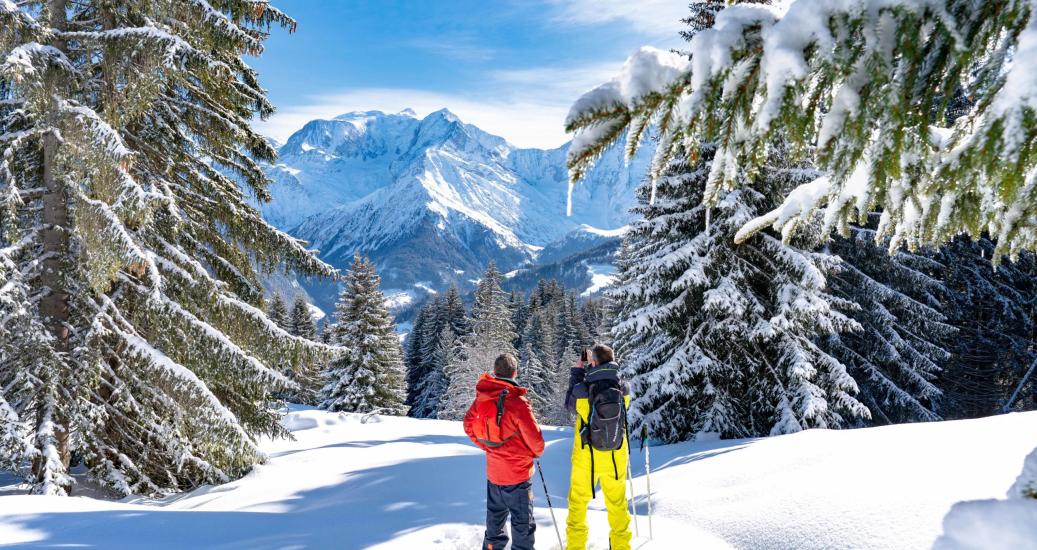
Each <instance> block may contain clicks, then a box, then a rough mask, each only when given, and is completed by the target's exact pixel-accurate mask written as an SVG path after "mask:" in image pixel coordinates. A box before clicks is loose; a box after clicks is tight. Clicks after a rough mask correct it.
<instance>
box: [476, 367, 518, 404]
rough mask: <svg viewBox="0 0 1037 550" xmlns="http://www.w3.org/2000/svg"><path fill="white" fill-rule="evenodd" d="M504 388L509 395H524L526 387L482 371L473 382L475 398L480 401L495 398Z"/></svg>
mask: <svg viewBox="0 0 1037 550" xmlns="http://www.w3.org/2000/svg"><path fill="white" fill-rule="evenodd" d="M504 390H508V394H509V395H526V388H523V387H522V386H516V385H515V384H514V383H512V382H511V381H509V380H502V379H500V378H497V377H495V376H493V375H491V374H490V373H488V372H484V373H483V374H482V376H480V377H479V381H478V382H477V383H476V384H475V398H476V399H478V400H480V401H484V400H495V399H497V398H499V397H500V394H501V392H502V391H504Z"/></svg>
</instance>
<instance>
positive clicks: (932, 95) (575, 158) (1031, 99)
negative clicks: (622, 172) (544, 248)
mask: <svg viewBox="0 0 1037 550" xmlns="http://www.w3.org/2000/svg"><path fill="white" fill-rule="evenodd" d="M1035 12H1037V10H1034V9H1033V5H1032V2H1031V1H1030V0H1006V1H1003V2H975V1H974V0H948V1H947V2H939V3H929V2H914V1H911V0H900V1H895V2H888V3H884V4H882V5H881V6H878V5H874V4H873V3H871V2H869V1H868V0H852V1H848V2H830V3H825V4H823V5H818V4H817V2H814V1H813V0H796V1H794V2H791V3H790V4H789V5H788V6H787V9H785V10H783V11H782V12H781V14H780V15H778V14H777V13H776V12H775V11H774V10H772V9H769V8H765V7H756V6H749V5H740V6H729V7H726V8H724V9H723V10H720V11H719V12H717V11H715V10H713V11H712V13H711V14H706V17H705V18H704V20H706V22H707V23H708V20H709V19H711V18H712V19H714V20H715V22H716V26H715V27H713V28H709V29H705V30H701V31H699V32H691V34H692V35H693V36H691V39H690V43H689V47H688V48H689V52H688V53H690V56H684V55H680V54H677V53H672V52H663V51H660V50H655V49H652V48H642V49H641V50H640V51H639V52H638V53H637V54H635V55H634V56H632V57H631V58H630V59H629V60H628V61H627V64H626V66H625V68H624V71H623V73H622V74H621V75H620V76H618V77H617V78H615V79H613V80H612V81H610V82H608V83H606V84H603V85H601V86H599V87H598V88H595V89H594V90H592V91H590V92H588V93H587V94H585V95H584V96H583V97H581V98H580V99H579V100H578V101H577V102H576V103H575V104H574V105H573V107H572V109H571V111H570V113H569V116H568V117H567V119H566V129H567V131H570V132H578V134H577V135H576V137H575V138H574V140H573V145H572V147H571V148H570V150H569V157H568V163H569V166H570V173H571V178H572V180H573V181H576V180H579V179H580V177H581V176H582V175H583V174H584V173H586V171H587V169H588V168H589V167H590V165H591V164H592V163H593V161H594V160H595V159H596V158H597V157H598V156H599V155H600V154H601V153H602V152H603V151H604V150H605V149H606V148H608V147H609V145H611V144H612V143H614V142H616V141H617V140H619V139H621V138H622V137H623V136H624V135H625V136H626V150H627V154H628V155H630V156H632V155H633V154H634V152H635V151H636V150H637V148H638V147H639V146H640V144H641V142H642V141H643V139H644V136H645V133H646V129H647V128H648V127H650V126H654V127H655V128H657V129H658V130H659V134H660V137H659V139H658V140H657V146H656V160H655V162H654V163H653V169H652V171H653V177H654V178H657V177H658V176H659V175H660V174H661V172H662V170H663V169H664V168H665V167H666V166H667V163H668V161H669V160H671V159H674V158H676V156H677V155H678V154H679V151H681V150H682V148H685V147H686V148H688V149H689V150H695V149H696V148H697V147H698V146H699V145H700V144H710V146H715V147H716V148H717V149H718V151H717V154H716V155H715V157H714V158H715V161H714V162H713V164H712V165H711V166H710V167H709V170H710V175H709V178H708V181H709V185H708V186H707V188H706V192H705V193H704V195H703V200H704V202H706V203H707V204H709V205H715V204H717V202H718V201H719V200H720V198H721V197H722V196H723V195H724V193H725V191H726V190H729V189H732V188H734V187H736V186H737V185H739V184H740V183H741V182H740V179H741V175H742V174H743V173H747V174H749V175H754V174H756V173H757V172H759V171H760V169H761V167H762V166H763V165H764V164H765V163H766V162H767V159H768V156H769V154H768V150H769V149H770V148H771V147H772V146H773V144H774V142H775V138H776V137H777V136H778V135H779V134H782V135H784V136H785V138H786V139H787V140H788V142H789V143H790V144H791V146H792V150H793V151H794V152H796V153H797V154H798V155H800V158H802V159H804V160H809V161H810V164H812V165H814V166H817V167H818V168H819V169H820V170H821V171H822V172H823V173H824V176H823V177H820V178H817V179H814V180H811V181H808V182H804V183H803V184H801V185H800V186H799V187H798V188H796V189H794V190H789V191H788V192H787V194H786V200H785V201H784V203H783V204H781V205H775V208H773V209H771V210H770V211H765V212H760V213H758V214H757V215H756V216H755V217H754V218H753V219H752V220H747V223H746V224H745V225H744V226H743V227H742V228H741V230H740V231H739V232H738V234H737V235H736V238H737V239H738V240H739V241H741V240H744V239H746V238H748V236H749V235H751V234H752V233H754V232H756V231H760V230H762V229H763V228H764V227H767V226H773V227H774V228H775V229H778V230H780V231H781V232H782V234H783V235H784V237H785V238H786V239H788V238H791V235H792V233H793V232H794V231H795V230H796V229H797V227H800V226H804V227H810V228H812V229H814V230H820V231H821V234H827V233H828V232H829V230H830V229H833V228H834V229H838V230H839V231H840V233H842V234H843V236H848V234H849V231H850V228H849V227H850V224H851V223H852V222H855V221H856V222H858V223H862V224H863V223H866V222H867V219H868V216H870V214H871V213H872V212H874V211H881V212H882V216H881V220H880V222H879V224H878V227H877V231H876V237H877V238H879V239H882V240H883V242H885V243H886V244H887V246H888V247H889V249H890V250H891V251H895V250H897V249H899V248H900V246H901V245H902V244H907V245H909V246H911V247H912V248H915V247H917V246H922V245H926V244H930V243H937V242H942V241H947V240H950V239H951V238H953V237H954V236H956V235H958V234H960V233H966V234H969V235H971V236H972V237H973V238H981V237H982V236H983V233H984V232H987V233H989V234H990V235H991V236H992V237H993V238H994V239H995V243H996V248H995V252H994V256H993V259H994V261H995V263H996V262H999V261H1000V259H1001V256H1002V255H1005V254H1008V255H1015V254H1017V253H1018V252H1019V251H1021V250H1034V249H1037V227H1035V224H1037V221H1035V220H1037V215H1035V214H1037V185H1035V184H1034V181H1033V179H1034V178H1033V177H1032V173H1033V171H1034V168H1035V167H1037V155H1033V154H1031V153H1032V152H1033V150H1034V149H1035V148H1037V116H1034V113H1037V95H1035V94H1033V93H1031V89H1032V86H1031V85H1030V73H1031V67H1030V65H1029V64H1028V63H1016V62H1014V56H1013V55H1012V52H1015V51H1029V49H1030V48H1033V47H1035V46H1037V26H1035V25H1034V24H1033V23H1032V21H1031V19H1032V18H1033V17H1035V16H1037V15H1035ZM695 15H696V14H693V17H695ZM714 16H715V17H714ZM959 90H961V92H962V93H963V95H965V96H967V97H969V98H971V99H972V101H974V104H975V106H976V107H975V109H974V110H973V112H972V113H971V114H970V115H969V116H967V117H962V118H961V119H959V120H958V121H957V122H956V123H954V124H953V126H951V127H949V128H940V127H938V126H936V125H935V124H934V123H933V116H932V113H933V111H934V110H935V111H937V112H942V111H944V110H945V109H946V108H947V107H948V106H950V105H951V103H952V102H953V101H954V99H955V97H956V96H958V95H959V93H958V92H959ZM818 208H823V209H824V216H823V219H824V222H823V223H822V224H814V223H813V213H814V211H815V210H816V209H818Z"/></svg>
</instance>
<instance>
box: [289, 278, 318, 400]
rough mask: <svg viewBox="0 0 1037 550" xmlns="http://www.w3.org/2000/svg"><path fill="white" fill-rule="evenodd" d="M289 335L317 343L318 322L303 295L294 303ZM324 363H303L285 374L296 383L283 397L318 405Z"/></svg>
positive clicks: (297, 296) (298, 296) (296, 298)
mask: <svg viewBox="0 0 1037 550" xmlns="http://www.w3.org/2000/svg"><path fill="white" fill-rule="evenodd" d="M287 330H288V333H289V334H291V335H293V336H296V337H299V338H304V339H306V340H308V341H310V342H317V341H318V338H317V321H316V319H315V318H314V316H313V311H312V310H311V309H310V304H309V302H307V301H306V298H305V297H303V295H302V294H298V295H296V296H295V300H294V301H293V302H292V310H291V311H290V312H289V314H288V328H287ZM324 363H325V362H324V361H314V362H309V363H303V364H300V365H298V366H296V367H295V368H292V369H289V370H288V371H287V372H285V374H286V376H287V377H288V378H289V380H291V381H292V382H293V383H294V387H293V388H292V389H290V390H289V391H287V392H283V393H282V394H281V396H282V397H283V398H285V399H287V400H288V401H291V402H293V403H302V404H305V405H316V404H317V400H318V399H319V393H320V390H321V386H323V381H322V379H321V368H322V366H323V365H324Z"/></svg>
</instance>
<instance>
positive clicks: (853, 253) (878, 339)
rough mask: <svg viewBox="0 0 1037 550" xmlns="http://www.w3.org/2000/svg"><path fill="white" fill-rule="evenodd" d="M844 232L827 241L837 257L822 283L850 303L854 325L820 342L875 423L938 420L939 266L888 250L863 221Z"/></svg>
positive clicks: (948, 329) (943, 333) (943, 354)
mask: <svg viewBox="0 0 1037 550" xmlns="http://www.w3.org/2000/svg"><path fill="white" fill-rule="evenodd" d="M850 235H851V236H850V238H848V239H844V238H836V239H834V240H833V241H832V242H831V243H830V244H829V246H828V251H829V252H831V253H834V254H837V255H838V256H839V257H840V258H841V259H842V260H843V264H842V266H841V267H840V268H839V269H837V270H836V271H835V272H834V273H833V274H832V275H831V276H830V277H829V282H830V284H831V290H832V293H833V294H835V295H836V296H839V297H841V298H844V299H846V300H848V301H851V302H853V303H854V304H857V306H858V307H857V308H854V309H853V310H852V311H850V312H849V313H848V314H849V316H850V317H851V318H853V319H854V320H856V321H857V322H858V323H859V324H860V325H861V327H862V330H861V331H858V332H847V333H842V334H837V335H833V336H832V337H831V338H830V339H829V340H828V341H827V345H826V348H828V349H829V350H830V351H831V353H832V354H833V355H834V356H836V357H838V358H839V360H840V361H842V362H843V363H845V364H846V365H847V366H848V368H849V372H850V374H851V376H853V378H854V379H855V380H856V381H857V382H858V384H859V385H860V388H861V392H860V398H861V400H862V401H863V402H864V404H865V405H866V406H867V407H868V409H869V410H870V411H871V417H872V419H873V420H874V421H875V422H879V423H883V424H888V423H897V422H916V421H924V420H940V419H941V417H940V414H939V413H938V412H937V411H938V410H939V409H940V408H941V402H940V401H941V398H942V396H943V392H942V390H941V389H940V388H939V387H938V386H937V384H936V382H937V378H938V377H939V375H940V373H941V370H942V365H943V364H944V363H945V362H946V361H947V360H948V359H949V358H950V352H949V351H948V349H947V345H948V344H949V343H950V338H951V337H952V335H954V333H955V330H954V327H953V326H951V325H950V324H948V322H947V319H946V317H945V316H944V315H943V313H941V309H942V304H941V300H942V298H943V296H944V295H945V293H946V290H945V287H944V285H943V283H942V282H941V281H940V279H939V277H940V275H941V273H942V271H943V266H942V265H941V264H940V263H939V262H936V261H934V260H933V259H931V258H929V257H927V256H926V255H921V254H914V253H911V252H909V251H907V250H902V251H899V252H898V253H896V254H894V255H889V254H888V253H887V251H886V249H885V247H883V246H879V245H877V244H876V243H875V236H874V230H873V229H871V228H869V227H859V226H852V227H851V233H850Z"/></svg>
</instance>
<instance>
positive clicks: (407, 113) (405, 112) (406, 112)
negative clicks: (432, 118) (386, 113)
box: [396, 107, 418, 118]
mask: <svg viewBox="0 0 1037 550" xmlns="http://www.w3.org/2000/svg"><path fill="white" fill-rule="evenodd" d="M396 114H398V115H403V116H409V117H413V118H418V113H415V112H414V109H411V108H410V107H407V108H406V109H404V110H402V111H400V112H398V113H396Z"/></svg>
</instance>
